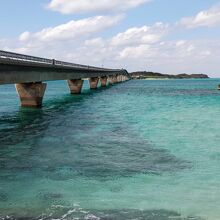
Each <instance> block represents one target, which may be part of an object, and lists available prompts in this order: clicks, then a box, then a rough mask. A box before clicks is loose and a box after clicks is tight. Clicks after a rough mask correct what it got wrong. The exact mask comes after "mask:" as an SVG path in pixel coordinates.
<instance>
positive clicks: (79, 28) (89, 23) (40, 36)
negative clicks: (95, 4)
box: [19, 16, 122, 42]
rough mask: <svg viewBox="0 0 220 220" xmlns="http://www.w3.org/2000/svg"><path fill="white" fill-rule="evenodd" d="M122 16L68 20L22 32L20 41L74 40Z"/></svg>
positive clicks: (102, 27) (104, 27)
mask: <svg viewBox="0 0 220 220" xmlns="http://www.w3.org/2000/svg"><path fill="white" fill-rule="evenodd" d="M121 19H122V16H96V17H90V18H86V19H82V20H77V21H74V20H72V21H70V22H68V23H66V24H62V25H59V26H56V27H50V28H45V29H43V30H41V31H39V32H37V33H33V34H32V33H29V32H28V31H26V32H24V33H22V34H21V35H20V37H19V39H20V40H21V41H30V40H34V39H35V40H37V41H42V42H51V41H61V40H74V39H76V38H83V37H85V36H88V35H90V34H93V33H97V32H99V31H102V30H104V29H106V28H108V27H111V26H114V25H116V24H117V23H118V22H119V21H120V20H121Z"/></svg>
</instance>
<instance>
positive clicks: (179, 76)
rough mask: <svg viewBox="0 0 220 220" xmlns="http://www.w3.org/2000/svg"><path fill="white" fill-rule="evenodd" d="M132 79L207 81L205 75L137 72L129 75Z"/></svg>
mask: <svg viewBox="0 0 220 220" xmlns="http://www.w3.org/2000/svg"><path fill="white" fill-rule="evenodd" d="M130 75H131V77H132V79H208V78H209V76H208V75H206V74H186V73H182V74H177V75H171V74H162V73H157V72H147V71H139V72H132V73H130Z"/></svg>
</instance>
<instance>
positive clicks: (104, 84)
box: [100, 76, 108, 87]
mask: <svg viewBox="0 0 220 220" xmlns="http://www.w3.org/2000/svg"><path fill="white" fill-rule="evenodd" d="M100 81H101V86H102V87H106V86H107V81H108V77H107V76H103V77H101V78H100Z"/></svg>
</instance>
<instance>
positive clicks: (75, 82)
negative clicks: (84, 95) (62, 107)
mask: <svg viewBox="0 0 220 220" xmlns="http://www.w3.org/2000/svg"><path fill="white" fill-rule="evenodd" d="M83 82H84V81H83V80H82V79H70V80H68V85H69V88H70V92H71V94H80V93H81V90H82V87H83Z"/></svg>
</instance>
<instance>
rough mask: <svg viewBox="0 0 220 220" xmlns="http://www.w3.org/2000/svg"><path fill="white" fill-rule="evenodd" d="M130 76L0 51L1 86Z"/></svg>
mask: <svg viewBox="0 0 220 220" xmlns="http://www.w3.org/2000/svg"><path fill="white" fill-rule="evenodd" d="M114 75H125V76H128V77H129V74H128V72H127V71H126V70H124V69H107V68H100V67H94V66H87V65H80V64H75V63H69V62H63V61H59V60H54V59H46V58H40V57H34V56H28V55H23V54H17V53H11V52H6V51H0V84H14V83H28V82H41V81H50V80H67V79H81V78H91V77H102V76H114Z"/></svg>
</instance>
